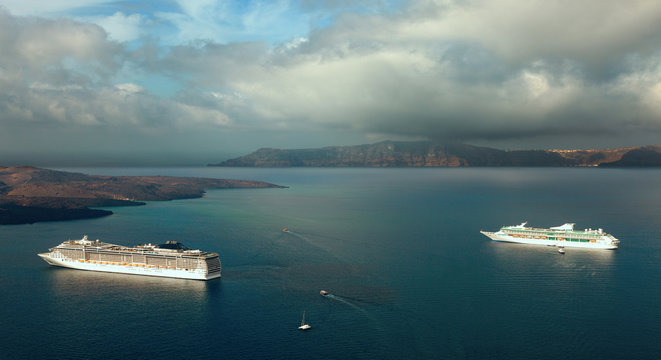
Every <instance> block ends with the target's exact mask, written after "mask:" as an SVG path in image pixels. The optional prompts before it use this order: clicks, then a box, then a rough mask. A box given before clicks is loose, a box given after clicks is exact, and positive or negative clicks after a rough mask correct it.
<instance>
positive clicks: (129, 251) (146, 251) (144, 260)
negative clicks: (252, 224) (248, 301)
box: [37, 235, 221, 280]
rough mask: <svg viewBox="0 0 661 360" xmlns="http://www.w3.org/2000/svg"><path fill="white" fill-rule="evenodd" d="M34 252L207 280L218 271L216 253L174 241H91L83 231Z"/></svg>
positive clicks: (93, 267)
mask: <svg viewBox="0 0 661 360" xmlns="http://www.w3.org/2000/svg"><path fill="white" fill-rule="evenodd" d="M37 255H39V257H41V258H42V259H44V260H45V261H46V262H47V263H48V264H50V265H53V266H61V267H67V268H71V269H78V270H90V271H102V272H113V273H121V274H133V275H148V276H161V277H171V278H181V279H194V280H210V279H215V278H219V277H220V272H221V265H220V259H219V258H218V254H217V253H210V252H206V251H202V250H192V249H189V248H187V247H186V246H184V245H183V244H181V243H179V242H177V241H168V242H166V243H165V244H162V245H152V244H147V245H138V246H136V247H125V246H120V245H114V244H108V243H105V242H101V241H99V240H96V241H91V240H88V239H87V235H85V236H84V237H83V238H82V239H80V240H68V241H65V242H63V243H61V244H60V245H58V246H56V247H54V248H50V249H49V252H47V253H41V254H37Z"/></svg>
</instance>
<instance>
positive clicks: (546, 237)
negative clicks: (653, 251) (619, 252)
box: [480, 222, 620, 250]
mask: <svg viewBox="0 0 661 360" xmlns="http://www.w3.org/2000/svg"><path fill="white" fill-rule="evenodd" d="M526 224H527V223H525V222H524V223H522V224H521V225H515V226H503V227H502V228H500V230H499V231H497V232H488V231H480V232H481V233H482V234H484V235H486V236H487V237H489V238H490V239H491V240H495V241H507V242H515V243H523V244H534V245H552V246H559V247H579V248H589V249H608V250H613V249H617V247H618V245H619V243H620V240H618V239H617V238H615V237H614V236H613V235H610V234H607V233H605V232H604V230H603V229H596V230H593V229H585V230H574V224H572V223H567V224H564V225H561V226H556V227H552V228H549V229H539V228H531V227H526Z"/></svg>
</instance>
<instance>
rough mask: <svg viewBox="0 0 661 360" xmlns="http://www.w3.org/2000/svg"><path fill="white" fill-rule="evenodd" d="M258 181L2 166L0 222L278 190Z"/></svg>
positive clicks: (53, 218)
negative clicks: (223, 192) (230, 191)
mask: <svg viewBox="0 0 661 360" xmlns="http://www.w3.org/2000/svg"><path fill="white" fill-rule="evenodd" d="M282 187H283V186H279V185H275V184H270V183H267V182H262V181H249V180H228V179H209V178H186V177H170V176H96V175H86V174H81V173H71V172H64V171H55V170H48V169H41V168H36V167H31V166H20V167H0V225H10V224H31V223H35V222H41V221H62V220H75V219H88V218H96V217H102V216H108V215H111V214H112V211H109V210H102V209H90V207H109V206H139V205H144V204H145V203H144V202H142V201H165V200H175V199H187V198H197V197H201V196H202V195H203V194H204V192H205V190H207V189H227V188H282Z"/></svg>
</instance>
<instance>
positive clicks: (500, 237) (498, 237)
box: [480, 231, 617, 250]
mask: <svg viewBox="0 0 661 360" xmlns="http://www.w3.org/2000/svg"><path fill="white" fill-rule="evenodd" d="M480 233H482V234H483V235H485V236H487V237H488V238H490V239H491V240H493V241H502V242H512V243H519V244H531V245H546V246H559V247H568V248H570V247H573V248H584V249H599V250H615V249H617V245H616V244H603V243H581V242H573V241H566V240H548V239H532V238H524V237H512V236H510V235H508V234H505V233H502V232H500V231H499V232H488V231H480Z"/></svg>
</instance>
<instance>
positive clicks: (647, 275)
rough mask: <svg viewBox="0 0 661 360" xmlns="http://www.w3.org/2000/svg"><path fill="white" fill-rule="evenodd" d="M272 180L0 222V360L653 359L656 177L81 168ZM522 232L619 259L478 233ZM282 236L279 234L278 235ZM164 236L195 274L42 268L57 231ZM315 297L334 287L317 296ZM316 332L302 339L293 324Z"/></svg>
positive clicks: (583, 172) (129, 240) (657, 313)
mask: <svg viewBox="0 0 661 360" xmlns="http://www.w3.org/2000/svg"><path fill="white" fill-rule="evenodd" d="M66 170H69V171H80V172H85V173H88V174H111V175H175V176H199V177H221V178H234V179H257V180H264V181H269V182H273V183H276V184H279V185H286V186H289V188H286V189H237V190H234V189H233V190H212V191H209V192H208V193H207V194H206V195H205V196H204V197H203V198H201V199H190V200H178V201H168V202H150V203H148V204H147V205H146V206H141V207H126V208H122V207H120V208H111V210H112V211H114V212H115V214H114V215H112V216H109V217H105V218H100V219H94V220H80V221H71V222H54V223H38V224H33V225H17V226H3V227H0V245H1V246H2V251H0V257H1V259H0V260H1V264H2V266H1V267H0V284H2V292H1V295H0V318H1V319H2V324H3V325H2V326H0V358H3V359H4V358H7V359H30V358H34V359H46V358H51V359H90V358H92V359H123V360H124V359H140V358H143V359H157V358H168V359H184V358H190V359H221V358H223V359H404V358H447V359H533V358H534V359H558V358H572V359H624V358H627V359H644V358H657V357H658V356H659V354H661V341H659V339H660V338H661V321H660V320H659V319H661V301H659V299H661V221H660V220H661V191H659V190H660V188H659V187H660V185H661V171H659V170H617V169H564V168H563V169H537V168H533V169H509V168H505V169H503V168H461V169H310V168H283V169H250V168H247V169H239V168H84V169H66ZM522 221H528V222H529V223H530V224H531V225H535V226H543V227H547V226H555V225H560V224H562V223H564V222H575V223H577V227H579V228H588V227H591V228H598V227H603V228H604V229H605V230H606V231H607V232H609V233H611V234H613V235H614V236H616V237H618V238H619V239H620V240H621V247H620V249H618V250H616V251H587V250H578V249H567V253H566V254H565V255H560V254H558V253H557V252H556V251H555V249H554V248H552V247H535V246H528V245H517V244H507V243H496V242H492V241H490V240H489V239H487V238H486V237H484V236H482V235H481V234H480V233H479V231H480V230H497V229H498V228H499V227H500V226H501V225H513V224H518V223H520V222H522ZM283 227H287V228H288V229H289V231H288V232H283V231H282V228H283ZM84 234H87V235H89V237H90V238H92V239H97V238H98V239H101V240H103V241H106V242H110V243H117V244H122V245H134V244H140V243H148V242H151V243H160V242H164V241H165V240H179V241H181V242H183V243H185V244H186V245H188V246H190V247H194V248H201V249H204V250H208V251H215V252H218V253H219V254H220V257H221V260H222V264H223V278H222V279H220V280H212V281H208V282H201V281H193V280H178V279H162V278H152V277H142V276H132V275H121V274H105V273H97V272H85V271H77V270H69V269H61V268H54V267H50V266H48V265H47V264H46V263H45V262H43V261H42V260H41V259H39V258H38V257H37V256H36V254H37V253H38V252H44V251H46V250H47V249H48V248H49V247H52V246H54V245H57V244H59V243H60V242H61V241H63V240H67V239H74V238H80V237H82V235H84ZM322 289H325V290H327V291H329V292H330V293H331V296H327V297H323V296H321V295H320V294H319V291H320V290H322ZM303 311H306V319H307V320H308V323H309V324H310V325H311V326H312V329H311V330H309V331H306V332H302V331H299V330H297V327H298V326H299V325H300V320H301V315H302V313H303Z"/></svg>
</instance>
